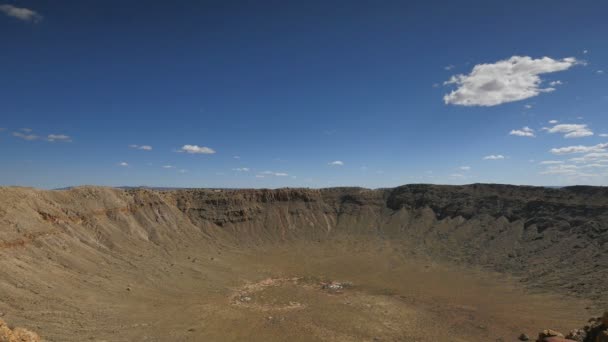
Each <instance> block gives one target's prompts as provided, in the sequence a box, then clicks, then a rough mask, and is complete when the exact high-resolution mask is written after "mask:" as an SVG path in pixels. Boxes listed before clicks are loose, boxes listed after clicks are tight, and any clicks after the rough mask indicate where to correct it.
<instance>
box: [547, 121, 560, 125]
mask: <svg viewBox="0 0 608 342" xmlns="http://www.w3.org/2000/svg"><path fill="white" fill-rule="evenodd" d="M558 122H559V121H557V120H549V123H550V124H552V125H555V124H556V123H558Z"/></svg>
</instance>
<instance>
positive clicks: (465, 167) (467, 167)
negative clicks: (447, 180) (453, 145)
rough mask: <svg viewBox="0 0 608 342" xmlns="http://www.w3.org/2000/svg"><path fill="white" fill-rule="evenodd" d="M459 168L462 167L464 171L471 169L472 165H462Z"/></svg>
mask: <svg viewBox="0 0 608 342" xmlns="http://www.w3.org/2000/svg"><path fill="white" fill-rule="evenodd" d="M459 169H461V170H463V171H470V170H471V167H470V166H461V167H459Z"/></svg>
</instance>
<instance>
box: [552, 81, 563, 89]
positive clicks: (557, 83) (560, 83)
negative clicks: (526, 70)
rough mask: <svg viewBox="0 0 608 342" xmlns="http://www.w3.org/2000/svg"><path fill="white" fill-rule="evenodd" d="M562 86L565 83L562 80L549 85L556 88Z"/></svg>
mask: <svg viewBox="0 0 608 342" xmlns="http://www.w3.org/2000/svg"><path fill="white" fill-rule="evenodd" d="M562 84H563V83H562V81H560V80H557V81H551V82H549V85H550V86H552V87H555V86H558V85H562Z"/></svg>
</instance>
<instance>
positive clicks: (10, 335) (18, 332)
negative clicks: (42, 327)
mask: <svg viewBox="0 0 608 342" xmlns="http://www.w3.org/2000/svg"><path fill="white" fill-rule="evenodd" d="M40 341H41V339H40V336H38V334H36V333H34V332H31V331H29V330H27V329H23V328H12V329H11V327H9V326H8V324H6V322H4V321H3V320H2V319H1V318H0V342H40Z"/></svg>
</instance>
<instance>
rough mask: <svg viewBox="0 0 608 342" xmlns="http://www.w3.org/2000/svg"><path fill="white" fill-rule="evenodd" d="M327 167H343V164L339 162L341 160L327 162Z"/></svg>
mask: <svg viewBox="0 0 608 342" xmlns="http://www.w3.org/2000/svg"><path fill="white" fill-rule="evenodd" d="M328 165H331V166H343V165H344V162H343V161H341V160H334V161H332V162H329V163H328Z"/></svg>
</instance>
